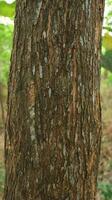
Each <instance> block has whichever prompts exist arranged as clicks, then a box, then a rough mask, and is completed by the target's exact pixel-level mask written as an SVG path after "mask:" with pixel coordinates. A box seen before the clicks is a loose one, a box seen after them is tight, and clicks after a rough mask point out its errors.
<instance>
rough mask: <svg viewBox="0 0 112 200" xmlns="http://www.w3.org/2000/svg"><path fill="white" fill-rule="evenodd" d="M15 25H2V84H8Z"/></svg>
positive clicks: (0, 52) (0, 72)
mask: <svg viewBox="0 0 112 200" xmlns="http://www.w3.org/2000/svg"><path fill="white" fill-rule="evenodd" d="M12 32H13V25H7V26H5V25H3V24H0V82H1V83H2V84H6V83H7V78H8V71H9V64H10V53H11V46H12Z"/></svg>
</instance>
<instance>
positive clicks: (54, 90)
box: [4, 0, 104, 200]
mask: <svg viewBox="0 0 112 200" xmlns="http://www.w3.org/2000/svg"><path fill="white" fill-rule="evenodd" d="M103 9H104V1H103V0H94V1H92V0H82V1H79V0H66V1H65V0H52V1H51V0H46V1H45V0H38V1H36V0H34V1H31V0H29V1H26V0H17V3H16V17H15V30H14V42H13V50H12V57H11V67H10V77H9V94H8V114H7V122H6V134H5V166H6V178H5V191H4V199H5V200H94V199H95V196H96V183H97V174H98V163H99V155H100V143H101V107H100V47H101V30H102V19H103Z"/></svg>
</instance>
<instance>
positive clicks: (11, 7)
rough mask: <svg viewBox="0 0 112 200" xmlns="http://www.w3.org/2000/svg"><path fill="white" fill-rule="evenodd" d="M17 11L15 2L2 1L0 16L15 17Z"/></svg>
mask: <svg viewBox="0 0 112 200" xmlns="http://www.w3.org/2000/svg"><path fill="white" fill-rule="evenodd" d="M14 13H15V3H11V4H8V3H6V2H5V1H0V16H5V17H10V18H13V17H14Z"/></svg>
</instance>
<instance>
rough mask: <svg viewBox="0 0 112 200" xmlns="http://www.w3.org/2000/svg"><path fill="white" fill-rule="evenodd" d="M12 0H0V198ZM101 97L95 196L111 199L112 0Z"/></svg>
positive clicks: (107, 14) (107, 17) (109, 1)
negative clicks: (100, 126)
mask: <svg viewBox="0 0 112 200" xmlns="http://www.w3.org/2000/svg"><path fill="white" fill-rule="evenodd" d="M14 12H15V1H14V0H0V199H1V196H2V194H3V185H4V174H5V171H4V161H3V160H4V158H3V146H4V126H5V117H6V110H7V106H6V99H7V82H8V73H9V66H10V56H11V48H12V39H13V28H14ZM101 101H102V121H103V137H102V150H101V160H100V168H99V178H98V195H97V200H112V0H106V6H105V17H104V24H103V32H102V56H101Z"/></svg>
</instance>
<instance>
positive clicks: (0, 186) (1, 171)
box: [0, 163, 5, 192]
mask: <svg viewBox="0 0 112 200" xmlns="http://www.w3.org/2000/svg"><path fill="white" fill-rule="evenodd" d="M4 179H5V170H4V167H3V166H2V164H1V163H0V192H3V185H4Z"/></svg>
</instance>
